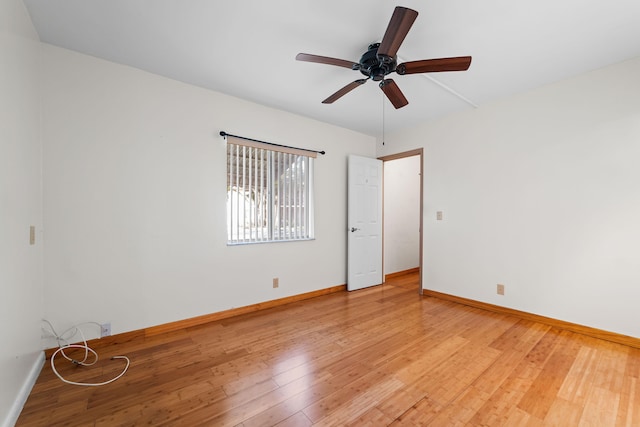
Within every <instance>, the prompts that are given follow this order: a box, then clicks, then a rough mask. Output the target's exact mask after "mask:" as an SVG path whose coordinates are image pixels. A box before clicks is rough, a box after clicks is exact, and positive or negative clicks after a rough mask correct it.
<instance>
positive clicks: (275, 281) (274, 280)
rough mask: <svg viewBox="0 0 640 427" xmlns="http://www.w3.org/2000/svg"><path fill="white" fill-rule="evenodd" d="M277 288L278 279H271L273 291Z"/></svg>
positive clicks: (278, 284)
mask: <svg viewBox="0 0 640 427" xmlns="http://www.w3.org/2000/svg"><path fill="white" fill-rule="evenodd" d="M278 286H280V279H278V278H277V277H274V278H273V289H275V288H277V287H278Z"/></svg>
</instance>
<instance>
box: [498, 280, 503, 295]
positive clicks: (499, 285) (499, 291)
mask: <svg viewBox="0 0 640 427" xmlns="http://www.w3.org/2000/svg"><path fill="white" fill-rule="evenodd" d="M496 291H497V292H498V295H504V285H501V284H499V283H498V286H497V289H496Z"/></svg>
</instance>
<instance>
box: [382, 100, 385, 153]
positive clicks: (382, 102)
mask: <svg viewBox="0 0 640 427" xmlns="http://www.w3.org/2000/svg"><path fill="white" fill-rule="evenodd" d="M384 101H385V100H384V92H383V94H382V145H383V146H384V104H385V102H384Z"/></svg>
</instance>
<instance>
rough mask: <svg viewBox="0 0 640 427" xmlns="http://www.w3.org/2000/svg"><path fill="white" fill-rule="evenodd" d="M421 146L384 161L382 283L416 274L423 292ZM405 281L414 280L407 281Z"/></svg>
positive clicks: (385, 158)
mask: <svg viewBox="0 0 640 427" xmlns="http://www.w3.org/2000/svg"><path fill="white" fill-rule="evenodd" d="M423 151H424V150H423V149H422V148H420V149H416V150H411V151H406V152H403V153H398V154H392V155H389V156H384V157H380V158H379V160H382V162H383V170H384V172H383V174H384V180H383V240H382V241H383V282H386V281H387V279H392V280H393V281H394V282H395V283H397V282H398V281H401V280H402V278H403V277H407V278H410V277H413V278H415V276H416V274H417V276H418V292H419V293H420V294H422V242H423V236H422V230H423V224H422V222H423V180H422V177H423ZM408 283H415V280H412V279H411V280H409V281H408Z"/></svg>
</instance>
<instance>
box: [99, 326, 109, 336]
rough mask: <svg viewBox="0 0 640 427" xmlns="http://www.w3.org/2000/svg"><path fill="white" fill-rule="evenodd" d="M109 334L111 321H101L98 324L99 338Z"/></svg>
mask: <svg viewBox="0 0 640 427" xmlns="http://www.w3.org/2000/svg"><path fill="white" fill-rule="evenodd" d="M110 335H111V323H103V324H102V325H100V338H104V337H108V336H110Z"/></svg>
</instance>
